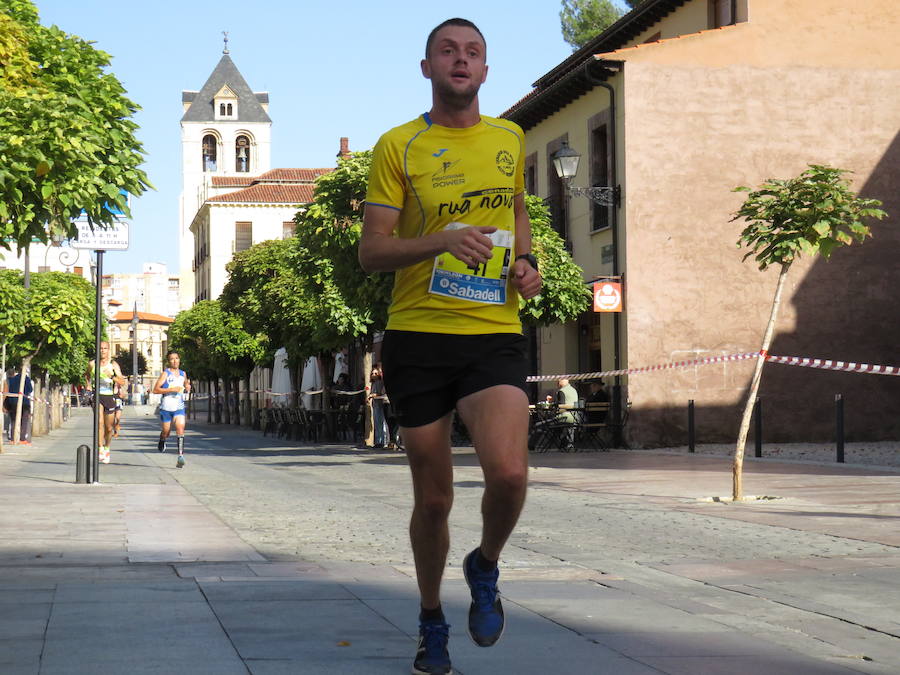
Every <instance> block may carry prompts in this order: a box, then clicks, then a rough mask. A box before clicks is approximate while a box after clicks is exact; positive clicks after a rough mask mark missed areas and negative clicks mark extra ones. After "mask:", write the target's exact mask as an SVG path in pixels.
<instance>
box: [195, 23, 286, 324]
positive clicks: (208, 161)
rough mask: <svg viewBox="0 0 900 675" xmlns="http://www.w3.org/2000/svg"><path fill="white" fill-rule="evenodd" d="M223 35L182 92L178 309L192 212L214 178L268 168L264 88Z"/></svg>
mask: <svg viewBox="0 0 900 675" xmlns="http://www.w3.org/2000/svg"><path fill="white" fill-rule="evenodd" d="M224 35H225V47H224V49H223V50H222V58H221V59H220V60H219V63H218V64H217V65H216V67H215V69H214V70H213V72H212V74H211V75H210V76H209V78H208V79H207V80H206V84H204V85H203V87H201V88H200V90H199V91H182V92H181V102H182V106H183V109H184V115H183V116H182V118H181V174H182V191H181V204H180V226H179V253H178V261H179V274H180V277H181V280H180V296H181V297H180V301H181V302H180V304H181V309H187V308H188V307H190V306H191V305H192V304H193V303H194V297H195V296H194V273H193V266H194V263H195V259H196V256H197V255H198V252H197V251H195V247H194V235H193V234H192V233H191V229H190V228H191V223H192V222H193V220H194V217H195V216H196V215H197V213H198V212H199V211H200V209H201V208H202V207H203V205H204V203H205V202H206V200H207V199H208V198H209V197H210V196H213V195H215V194H216V193H217V190H216V183H217V182H218V183H221V184H222V185H223V186H224V185H225V184H229V185H230V188H229V189H233V186H234V185H235V184H239V183H241V182H242V181H241V178H244V177H246V178H248V179H249V178H253V177H256V176H259V175H260V174H262V173H265V172H266V171H268V170H269V169H270V168H271V139H272V120H271V119H270V118H269V114H268V109H269V94H268V93H267V92H254V91H252V90H251V89H250V87H249V85H248V84H247V82H246V80H244V77H243V76H242V75H241V73H240V72H239V71H238V69H237V66H235V65H234V61H232V60H231V56H230V55H229V51H228V34H227V33H225V34H224ZM248 183H249V181H248ZM211 234H212V233H211Z"/></svg>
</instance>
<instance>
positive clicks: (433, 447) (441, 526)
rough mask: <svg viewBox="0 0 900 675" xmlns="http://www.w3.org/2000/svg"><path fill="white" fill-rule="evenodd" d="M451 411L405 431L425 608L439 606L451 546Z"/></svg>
mask: <svg viewBox="0 0 900 675" xmlns="http://www.w3.org/2000/svg"><path fill="white" fill-rule="evenodd" d="M451 414H452V413H450V414H447V415H445V416H444V417H442V418H440V419H439V420H436V421H434V422H431V423H430V424H425V425H423V426H420V427H404V428H403V431H402V433H403V440H404V442H405V443H406V456H407V458H408V460H409V468H410V471H411V472H412V480H413V497H414V506H413V514H412V518H411V520H410V526H409V535H410V540H411V542H412V549H413V557H414V558H415V563H416V580H417V581H418V584H419V594H420V596H421V602H422V607H423V608H425V609H435V608H436V607H438V606H439V605H440V602H441V595H440V591H441V578H442V577H443V575H444V567H445V565H446V563H447V552H448V550H449V548H450V531H449V528H448V526H447V519H448V517H449V515H450V508H451V507H452V505H453V460H452V457H451V453H450V420H451Z"/></svg>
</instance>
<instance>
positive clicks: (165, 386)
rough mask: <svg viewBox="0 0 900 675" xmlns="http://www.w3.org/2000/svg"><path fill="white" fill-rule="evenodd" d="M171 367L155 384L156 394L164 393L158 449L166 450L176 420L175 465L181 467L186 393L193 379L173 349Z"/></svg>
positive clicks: (170, 360) (169, 361)
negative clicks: (184, 369)
mask: <svg viewBox="0 0 900 675" xmlns="http://www.w3.org/2000/svg"><path fill="white" fill-rule="evenodd" d="M166 360H167V361H168V363H169V367H168V368H166V369H165V370H164V371H163V372H162V374H161V375H160V376H159V379H158V380H156V384H154V385H153V393H154V394H162V400H161V401H160V403H159V420H160V422H161V423H162V431H161V432H160V434H159V443H158V444H157V449H158V450H159V451H160V452H165V451H166V439H167V438H169V431H170V429H171V427H172V422H173V421H174V422H175V436H176V438H177V440H178V461H177V462H176V464H175V466H177V467H178V468H179V469H180V468H182V467H183V466H184V420H185V411H184V395H185V394H186V393H188V392H190V390H191V381H190V380H189V379H188V377H187V375H186V374H185V372H184V371H183V370H181V367H180V366H181V357H180V356H179V355H178V352H175V351H171V352H169V353H168V354H166Z"/></svg>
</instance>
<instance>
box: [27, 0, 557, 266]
mask: <svg viewBox="0 0 900 675" xmlns="http://www.w3.org/2000/svg"><path fill="white" fill-rule="evenodd" d="M35 4H36V5H37V7H38V10H39V11H40V15H41V22H42V23H44V24H56V25H57V26H59V27H60V28H62V29H63V30H65V31H66V32H68V33H74V34H75V35H78V36H80V37H82V38H84V39H87V40H92V41H94V42H96V46H97V47H99V48H100V49H103V50H104V51H106V52H108V53H110V54H111V55H112V57H113V60H112V72H114V73H115V74H116V76H117V77H118V78H119V79H120V80H121V81H122V82H123V83H124V85H125V88H126V89H127V90H128V95H129V97H130V98H131V99H132V100H133V101H135V102H136V103H137V104H138V105H140V106H141V108H142V110H141V111H140V112H139V113H138V114H137V116H136V121H137V122H138V124H139V125H140V127H141V128H140V130H139V132H138V137H139V139H140V140H141V142H142V143H143V144H144V149H145V152H146V156H147V162H146V164H145V165H144V170H145V171H147V173H148V174H149V176H150V180H151V182H152V183H153V184H154V185H155V187H156V191H150V192H149V193H147V194H145V195H144V196H142V197H141V198H139V199H136V200H134V202H133V205H132V215H133V218H132V225H131V243H130V249H129V250H128V251H126V252H115V253H110V254H109V255H107V256H106V259H105V260H104V270H105V271H106V272H139V271H140V267H141V264H142V263H143V262H163V263H166V264H167V265H168V266H169V270H170V272H177V252H178V242H177V231H178V200H179V195H180V192H181V145H180V127H179V120H180V118H181V115H182V108H181V91H182V90H185V89H187V90H197V89H199V88H200V87H201V86H202V85H203V83H204V82H205V81H206V79H207V77H208V76H209V74H210V73H211V72H212V70H213V68H214V67H215V65H216V63H218V61H219V59H220V58H221V54H222V31H223V30H227V31H229V49H230V53H231V58H232V59H233V60H234V62H235V64H236V65H237V67H238V68H239V69H240V71H241V73H242V74H243V75H244V78H245V79H246V80H247V82H248V84H249V85H250V87H251V88H252V89H253V90H254V91H268V92H269V97H270V107H269V115H270V117H271V118H272V121H273V126H272V166H273V167H322V166H333V165H334V162H335V155H336V153H337V151H338V147H339V139H340V137H341V136H347V137H349V138H350V148H351V150H353V149H355V150H361V149H367V148H370V147H371V146H372V145H373V144H374V143H375V141H376V140H377V139H378V137H379V136H380V135H381V133H382V132H384V131H385V130H387V129H388V128H390V127H392V126H394V125H396V124H400V123H402V122H405V121H407V120H408V119H411V118H412V117H414V116H415V115H417V114H419V113H421V112H423V111H425V110H427V109H428V108H429V107H430V104H431V95H430V88H429V86H428V82H427V80H425V79H423V78H422V75H421V72H420V71H419V61H420V59H421V58H422V53H423V51H424V42H425V38H426V37H427V34H428V32H429V31H430V30H431V29H432V28H433V27H434V26H435V25H436V24H438V23H440V22H441V21H443V20H444V19H447V18H449V17H451V16H461V17H464V18H467V19H470V20H472V21H474V22H475V23H476V24H477V25H478V26H479V27H480V28H481V30H482V32H483V33H484V34H485V37H486V38H487V43H488V65H489V66H490V71H489V75H488V80H487V82H486V83H485V84H484V85H483V87H482V89H481V96H480V101H481V110H482V112H483V113H485V114H487V115H498V114H500V113H501V112H503V111H504V110H506V109H507V108H508V107H510V106H511V105H512V104H513V103H515V102H516V101H517V100H519V99H520V98H521V97H522V96H524V95H525V94H527V93H528V92H529V91H530V90H531V84H532V83H533V82H534V81H535V80H536V79H538V78H539V77H540V76H541V75H543V74H544V73H546V72H547V71H548V70H550V69H551V68H553V67H554V66H555V65H556V64H558V63H559V62H560V61H562V60H563V59H564V58H566V57H567V56H568V55H569V54H571V52H572V50H571V48H570V47H569V45H568V44H566V43H565V42H564V41H563V39H562V36H561V33H560V28H559V8H560V3H559V2H558V1H557V0H480V1H470V0H457V2H454V3H452V5H447V6H444V5H436V4H434V3H423V2H421V1H415V2H413V1H411V0H410V1H408V0H396V1H388V2H372V1H366V0H333V1H331V2H322V1H317V2H311V1H308V0H257V2H235V1H233V0H215V1H211V0H182V1H180V2H174V1H173V0H157V1H156V2H147V3H143V2H141V3H137V2H135V3H132V2H121V0H78V1H77V2H73V0H35Z"/></svg>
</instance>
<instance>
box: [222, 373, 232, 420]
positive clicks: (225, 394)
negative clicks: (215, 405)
mask: <svg viewBox="0 0 900 675" xmlns="http://www.w3.org/2000/svg"><path fill="white" fill-rule="evenodd" d="M222 401H223V405H222V408H223V410H224V412H225V415H224V418H223V420H222V422H223V423H224V424H231V378H230V377H223V378H222Z"/></svg>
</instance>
